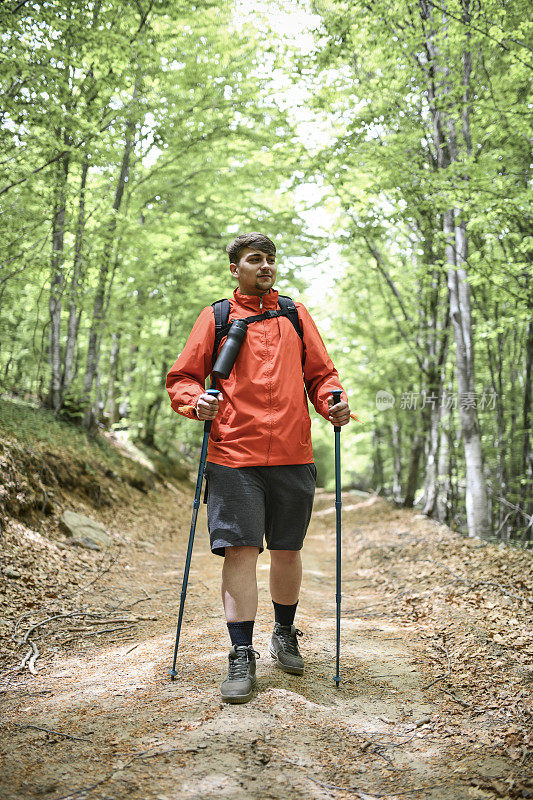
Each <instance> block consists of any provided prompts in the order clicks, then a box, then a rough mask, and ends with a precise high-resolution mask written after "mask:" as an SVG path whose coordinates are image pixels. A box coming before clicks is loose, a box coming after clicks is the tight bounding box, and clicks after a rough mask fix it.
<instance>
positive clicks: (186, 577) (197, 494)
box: [170, 389, 219, 680]
mask: <svg viewBox="0 0 533 800" xmlns="http://www.w3.org/2000/svg"><path fill="white" fill-rule="evenodd" d="M207 394H211V395H213V396H215V395H218V394H219V391H218V389H208V390H207ZM212 424H213V420H212V419H207V420H206V421H205V422H204V438H203V441H202V450H201V452H200V466H199V467H198V478H197V480H196V492H195V495H194V502H193V504H192V508H193V511H192V520H191V530H190V533H189V545H188V547H187V556H186V558H185V569H184V570H183V583H182V586H181V600H180V611H179V616H178V629H177V631H176V645H175V647H174V661H173V662H172V669H171V670H170V677H171V680H174V678H175V677H176V675H177V674H178V672H177V670H176V659H177V657H178V644H179V640H180V631H181V621H182V619H183V609H184V608H185V597H186V596H187V583H188V580H189V567H190V565H191V556H192V548H193V544H194V532H195V530H196V518H197V516H198V509H199V508H200V495H201V493H202V481H203V479H204V468H205V462H206V458H207V445H208V442H209V434H210V432H211V425H212Z"/></svg>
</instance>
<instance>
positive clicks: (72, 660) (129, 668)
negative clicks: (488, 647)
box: [0, 490, 528, 800]
mask: <svg viewBox="0 0 533 800" xmlns="http://www.w3.org/2000/svg"><path fill="white" fill-rule="evenodd" d="M343 501H344V508H343V574H344V581H343V604H342V646H341V677H342V682H341V684H340V686H339V687H338V688H336V687H335V684H334V681H333V676H334V674H335V613H336V612H335V514H334V512H333V510H332V502H333V498H332V496H331V495H326V494H319V495H317V499H316V503H315V513H314V515H313V519H312V522H311V526H310V529H309V532H308V536H307V539H306V543H305V546H304V549H303V562H304V581H303V587H302V591H301V595H300V603H299V607H298V613H297V618H296V624H297V626H298V627H300V628H301V629H302V630H303V631H304V634H305V635H304V637H302V638H301V639H300V647H301V650H302V653H303V655H304V658H305V661H306V669H305V672H304V675H303V676H293V675H287V674H285V673H283V672H282V671H280V670H279V669H278V668H277V667H276V665H275V664H274V663H273V662H272V660H271V658H270V656H269V654H268V643H269V638H270V634H271V630H272V621H273V610H272V604H271V601H270V596H269V593H268V568H269V567H268V565H269V558H268V552H267V551H265V552H264V553H263V554H262V555H261V556H260V559H259V567H258V583H259V598H260V599H259V610H258V616H257V621H256V626H255V635H254V646H255V647H256V649H257V650H258V651H259V652H260V654H261V658H260V659H259V660H258V691H257V694H256V695H255V696H254V698H253V699H252V701H251V702H249V703H247V704H245V705H228V704H224V703H222V702H221V701H220V696H219V686H220V683H221V682H222V680H223V679H224V677H225V675H226V671H227V652H228V649H229V639H228V634H227V629H226V626H225V621H224V617H223V612H222V607H221V601H220V595H219V585H220V570H221V565H222V559H220V558H218V557H214V556H213V555H212V554H211V553H210V551H209V546H208V538H207V532H206V524H205V507H204V506H202V508H201V511H200V515H199V522H198V527H197V532H196V539H195V548H194V553H193V558H192V567H191V573H190V578H189V589H188V593H187V602H186V608H185V615H184V623H183V628H182V633H181V641H180V649H179V653H178V664H177V667H178V671H179V678H178V679H177V680H176V681H175V682H171V681H170V678H169V668H170V666H171V663H172V653H173V644H174V637H175V629H176V620H177V609H178V603H179V591H180V588H181V579H182V573H183V562H184V555H185V552H186V542H187V536H188V527H189V524H190V498H189V497H186V496H185V495H183V494H181V493H179V494H178V493H177V492H176V490H174V492H170V491H168V492H166V493H159V494H155V493H154V495H153V496H152V497H149V498H142V502H140V503H139V507H138V508H136V509H135V510H132V509H127V508H125V509H123V510H122V511H119V512H116V511H114V512H113V511H112V510H109V512H108V513H109V523H110V525H109V527H110V528H113V529H114V530H115V531H117V530H119V531H120V532H121V535H122V537H123V541H122V545H121V546H120V547H117V548H116V553H115V555H116V562H115V563H114V565H113V567H112V569H110V570H109V572H107V573H106V574H104V575H102V576H101V577H100V579H99V580H98V582H97V583H95V584H94V592H93V594H92V595H91V596H90V602H91V604H92V605H93V607H95V604H96V606H97V607H98V608H100V609H101V608H108V609H109V608H113V609H115V612H114V614H115V616H116V613H117V610H118V611H119V614H120V610H121V609H125V608H126V607H127V606H128V605H130V613H134V614H136V615H138V616H142V617H152V618H153V619H144V620H142V621H140V622H138V623H137V625H136V627H135V630H134V631H133V632H132V630H131V629H130V630H126V631H125V632H124V633H122V632H120V631H119V632H116V633H109V634H103V635H98V636H93V637H92V638H90V639H89V638H88V637H86V638H84V639H80V640H77V641H76V640H75V641H74V642H73V644H72V651H71V652H70V654H67V653H66V652H65V651H64V650H62V651H60V652H58V653H57V654H56V655H54V656H50V657H49V658H48V659H46V658H44V657H43V658H42V659H41V660H40V661H38V662H37V663H38V665H39V666H38V670H39V671H38V672H37V675H36V676H31V675H29V674H27V673H25V675H24V676H20V675H19V676H18V677H17V681H18V683H16V684H14V688H13V690H12V691H11V692H10V691H7V692H6V694H5V698H6V699H5V702H4V726H5V728H4V737H3V745H2V749H3V750H4V752H5V757H6V761H5V762H4V763H7V764H8V765H9V766H8V769H7V770H4V775H3V778H2V784H1V786H0V790H1V791H0V796H1V797H2V800H29V798H37V797H39V798H42V797H46V798H49V800H59V799H60V798H62V799H63V800H66V798H77V800H85V799H86V800H118V799H119V798H125V797H128V798H131V799H132V800H178V798H179V800H200V799H203V798H229V799H230V800H241V798H242V800H244V799H245V798H250V797H252V798H257V800H263V799H264V800H266V799H267V798H273V799H275V800H282V799H283V800H292V799H293V798H294V799H295V800H296V799H297V800H299V799H300V798H301V799H302V800H304V799H305V800H308V799H309V798H316V800H319V799H321V798H332V799H334V798H337V799H339V800H343V798H349V797H356V798H362V799H363V800H364V798H368V800H371V799H372V798H380V799H383V800H385V798H391V799H392V798H394V797H400V798H402V797H404V796H405V797H413V798H422V800H430V799H431V800H433V799H435V800H436V799H437V798H438V799H439V800H452V799H453V800H464V798H467V797H468V798H492V797H496V796H506V795H505V791H506V790H507V789H509V787H511V789H509V791H511V790H512V788H513V787H514V786H515V785H518V782H519V780H522V779H523V775H524V770H525V769H526V767H525V763H524V759H525V754H523V753H522V751H521V750H520V749H519V748H518V749H517V750H516V749H515V751H514V752H513V751H510V750H509V749H508V748H509V746H512V740H511V739H509V736H510V735H511V734H512V732H513V731H514V732H515V734H516V730H517V726H516V722H515V720H516V719H517V718H518V717H517V715H519V714H520V713H522V712H521V709H522V706H521V705H520V703H523V698H520V697H519V699H518V700H517V701H516V702H517V703H518V705H517V706H516V707H515V712H514V716H513V717H512V718H511V719H508V717H506V716H505V714H506V713H507V711H508V710H507V709H504V710H501V709H500V711H498V708H497V705H492V706H487V700H486V697H485V696H484V697H483V703H484V706H483V704H481V705H479V704H478V701H477V699H476V696H475V685H474V683H472V686H471V694H469V695H468V694H467V698H466V699H464V692H465V691H466V692H467V693H468V691H469V686H468V683H469V680H470V679H469V678H468V676H467V675H466V677H465V674H463V681H464V682H463V683H462V684H460V685H462V686H463V689H462V691H460V694H463V699H461V697H460V696H459V697H458V696H457V695H456V694H454V693H455V692H456V691H457V689H456V688H455V687H454V692H452V695H450V694H449V693H448V694H445V693H444V692H443V691H442V690H441V688H440V687H441V686H443V683H442V682H441V681H442V679H441V680H440V681H437V682H436V683H433V685H432V686H430V687H429V688H426V687H427V686H428V684H430V683H431V682H432V680H433V681H434V680H435V678H436V677H438V676H440V675H442V674H443V668H445V667H446V658H445V657H444V656H443V655H442V654H440V655H439V652H438V646H437V645H435V647H437V649H433V650H432V651H431V653H430V655H429V658H431V659H433V664H431V663H430V662H429V661H428V649H429V645H428V642H433V641H434V640H435V637H436V635H437V633H438V632H437V631H436V630H435V626H437V627H438V626H439V625H440V627H442V623H441V622H439V619H438V618H437V619H435V618H434V617H428V618H427V619H426V618H424V615H423V614H421V613H420V612H419V611H418V612H416V613H415V614H414V615H413V613H412V609H413V608H414V607H415V601H414V600H413V597H415V598H416V597H420V595H417V594H416V591H415V590H417V589H420V585H421V584H419V581H423V571H424V570H423V567H422V565H423V564H424V563H425V562H428V561H432V558H430V554H431V555H434V554H435V548H437V549H439V548H440V549H439V552H440V558H444V556H443V555H442V553H443V552H444V551H445V550H449V549H450V548H451V549H452V550H453V549H454V548H455V551H454V552H456V551H457V552H463V549H464V547H466V548H467V552H470V551H469V548H470V549H471V551H472V553H474V550H475V548H476V547H478V545H475V544H473V543H471V542H467V543H466V544H463V541H464V540H461V539H460V537H457V536H456V535H455V534H452V533H451V532H450V531H448V529H445V528H444V526H435V525H434V523H432V522H431V521H428V520H427V519H425V518H421V516H420V515H417V514H416V513H415V512H413V511H409V510H398V509H394V508H393V507H392V506H391V505H390V504H388V503H386V502H385V501H384V500H382V499H380V498H375V497H372V498H368V499H366V500H365V499H362V498H361V496H358V495H357V494H349V493H348V494H346V495H344V496H343ZM111 523H112V524H111ZM147 540H149V541H147ZM489 547H491V546H489ZM485 549H486V548H485ZM520 558H527V556H525V555H524V554H520ZM433 563H435V562H434V560H433ZM436 563H439V562H436ZM432 569H434V567H433V568H432ZM444 574H446V573H444ZM507 577H508V576H507ZM448 578H449V575H448ZM431 582H432V584H435V583H436V578H435V576H433V577H432V578H431ZM399 589H401V591H398V590H399ZM402 596H407V597H408V599H409V598H410V602H408V603H407V604H405V603H404V605H403V606H402V604H401V599H402ZM88 600H89V598H87V599H86V602H88ZM133 604H134V605H133ZM141 609H142V610H141ZM406 609H407V610H406ZM450 613H451V612H450V611H449V610H446V609H445V614H446V615H447V616H446V619H448V620H451V621H452V622H453V619H461V620H462V619H463V617H464V613H463V611H462V607H459V608H458V609H456V614H455V617H452V616H449V614H450ZM513 613H514V612H513ZM474 616H475V614H474ZM474 621H475V620H474ZM478 633H479V631H478ZM82 635H83V634H82ZM124 637H126V638H124ZM478 638H479V637H478ZM439 641H444V640H442V639H440V640H439ZM441 649H443V650H444V652H445V653H446V654H447V658H448V664H449V663H450V653H449V652H448V650H447V647H446V646H445V645H442V647H441ZM439 659H440V660H439ZM482 660H484V661H486V653H485V654H480V655H479V658H478V662H479V663H478V664H473V666H472V669H473V670H479V669H480V664H481V661H482ZM435 661H437V662H438V663H437V664H435ZM444 671H446V670H444ZM520 680H521V678H520ZM444 686H450V684H449V683H445V684H444ZM521 691H522V692H523V690H521ZM518 694H519V693H518ZM513 696H514V697H515V698H516V696H517V691H516V690H515V689H513ZM491 709H492V711H491ZM500 712H501V713H500ZM506 720H507V721H506ZM28 725H35V726H40V727H42V728H47V729H49V730H50V731H56V732H57V731H59V732H61V733H63V734H68V735H70V736H71V737H79V740H78V739H74V738H64V737H63V736H61V735H58V734H57V733H49V732H45V731H41V730H37V729H36V728H30V727H25V726H28ZM513 725H514V727H513ZM505 726H507V727H505ZM518 727H520V726H518ZM503 734H505V736H506V737H507V738H505V736H504V738H503V739H502V735H503ZM506 747H507V749H505V748H506ZM517 747H518V745H517ZM517 776H522V777H521V778H519V777H517ZM505 781H507V783H505ZM498 786H499V790H500V793H499V792H498V791H497V788H498ZM494 787H496V788H494ZM502 787H503V790H502ZM509 796H516V797H521V796H528V795H522V794H512V793H511V794H510V795H509Z"/></svg>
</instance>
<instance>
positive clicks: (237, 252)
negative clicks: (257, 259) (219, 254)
mask: <svg viewBox="0 0 533 800" xmlns="http://www.w3.org/2000/svg"><path fill="white" fill-rule="evenodd" d="M245 247H253V248H256V249H257V250H261V252H262V253H268V254H269V255H271V256H275V255H276V245H275V244H274V242H273V241H272V239H269V238H268V236H265V235H264V234H263V233H257V232H254V233H241V234H240V235H239V236H237V238H236V239H234V240H233V241H232V242H231V243H230V244H228V246H227V247H226V253H227V254H228V256H229V263H230V264H238V263H239V259H240V257H241V251H242V250H244V248H245Z"/></svg>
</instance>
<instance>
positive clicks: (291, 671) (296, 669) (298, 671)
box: [268, 649, 304, 675]
mask: <svg viewBox="0 0 533 800" xmlns="http://www.w3.org/2000/svg"><path fill="white" fill-rule="evenodd" d="M268 652H269V653H270V655H271V656H272V658H273V659H274V661H275V662H276V664H277V665H278V667H279V668H280V669H282V670H283V672H288V673H289V674H290V675H303V674H304V668H303V667H288V666H287V665H286V664H282V663H281V661H280V660H279V658H278V657H277V655H276V654H275V652H274V651H273V650H270V649H269V651H268Z"/></svg>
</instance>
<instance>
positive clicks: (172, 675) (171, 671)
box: [169, 669, 178, 681]
mask: <svg viewBox="0 0 533 800" xmlns="http://www.w3.org/2000/svg"><path fill="white" fill-rule="evenodd" d="M169 672H170V680H171V681H173V680H174V678H175V677H176V676H177V674H178V671H177V669H171V670H169Z"/></svg>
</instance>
